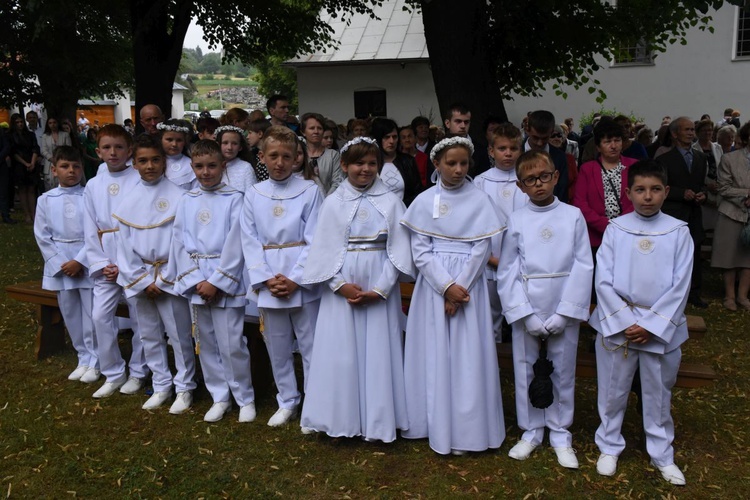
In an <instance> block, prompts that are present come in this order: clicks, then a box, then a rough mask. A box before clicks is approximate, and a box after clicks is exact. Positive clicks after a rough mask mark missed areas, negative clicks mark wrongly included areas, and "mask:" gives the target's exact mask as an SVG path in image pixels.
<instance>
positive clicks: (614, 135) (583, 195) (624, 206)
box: [573, 119, 637, 255]
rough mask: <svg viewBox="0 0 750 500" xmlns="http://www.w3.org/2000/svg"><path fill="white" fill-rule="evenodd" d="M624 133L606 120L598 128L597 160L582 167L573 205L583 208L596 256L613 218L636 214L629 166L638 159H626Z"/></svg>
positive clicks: (596, 138)
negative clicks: (630, 189) (623, 150)
mask: <svg viewBox="0 0 750 500" xmlns="http://www.w3.org/2000/svg"><path fill="white" fill-rule="evenodd" d="M623 135H624V131H623V129H622V127H621V126H620V125H618V124H617V123H615V122H614V120H606V119H602V120H600V121H599V123H598V124H597V125H596V127H594V139H593V140H594V141H595V143H596V149H597V151H598V155H597V158H596V159H595V160H592V161H589V162H586V163H584V164H583V165H581V168H580V171H579V172H578V182H577V185H576V191H575V196H574V198H573V204H574V205H575V206H577V207H578V208H580V209H581V212H583V216H584V218H585V219H586V225H587V226H588V230H589V240H590V241H591V250H592V252H593V253H594V255H596V251H597V250H598V249H599V245H601V243H602V235H603V234H604V230H605V229H606V228H607V224H609V221H610V219H614V218H615V217H619V216H620V215H624V214H626V213H628V212H632V211H633V204H632V203H631V202H630V200H629V199H628V197H627V194H626V193H625V189H626V188H627V186H628V167H629V166H630V165H632V164H633V163H635V162H636V161H637V160H634V159H633V158H628V157H625V156H622V154H621V153H622V143H623Z"/></svg>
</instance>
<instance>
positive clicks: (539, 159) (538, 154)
mask: <svg viewBox="0 0 750 500" xmlns="http://www.w3.org/2000/svg"><path fill="white" fill-rule="evenodd" d="M540 163H544V164H545V165H547V166H549V169H550V170H552V172H555V164H554V163H552V157H550V155H549V153H547V152H546V151H536V150H533V149H532V150H529V151H526V152H525V153H524V154H522V155H521V156H519V157H518V160H516V175H517V176H518V178H519V180H520V179H521V174H522V173H523V172H524V171H526V170H528V169H530V168H532V167H534V166H536V165H539V164H540Z"/></svg>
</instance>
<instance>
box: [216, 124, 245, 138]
mask: <svg viewBox="0 0 750 500" xmlns="http://www.w3.org/2000/svg"><path fill="white" fill-rule="evenodd" d="M224 132H234V133H235V134H240V135H241V136H242V137H244V136H245V131H244V130H242V129H241V128H240V127H235V126H234V125H222V126H221V127H218V128H217V129H216V130H214V136H215V137H218V136H219V134H223V133H224Z"/></svg>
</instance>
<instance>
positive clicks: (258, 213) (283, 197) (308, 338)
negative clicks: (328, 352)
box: [241, 126, 323, 427]
mask: <svg viewBox="0 0 750 500" xmlns="http://www.w3.org/2000/svg"><path fill="white" fill-rule="evenodd" d="M296 155H297V136H296V135H294V132H292V131H291V130H290V129H288V128H286V127H280V126H274V127H271V128H269V129H268V130H267V131H266V134H265V136H264V137H263V139H262V141H261V146H260V159H261V161H263V163H264V164H265V165H266V167H267V168H268V174H269V176H270V178H269V179H268V180H265V181H263V182H261V183H259V184H256V185H254V186H252V188H251V189H249V190H248V191H247V193H245V205H244V208H243V211H242V219H241V221H242V248H243V251H244V253H245V265H246V266H247V270H248V272H249V274H250V286H251V287H252V290H253V291H252V292H250V294H249V295H250V298H251V300H256V298H255V293H256V292H257V301H258V309H259V310H260V313H261V320H262V325H263V329H262V332H263V336H264V338H265V340H266V346H267V348H268V355H269V357H270V358H271V368H272V370H273V376H274V380H275V381H276V387H277V388H278V390H279V393H278V395H277V396H276V400H277V401H278V403H279V410H278V411H277V412H276V413H275V414H274V415H273V416H272V417H271V419H270V420H269V421H268V425H270V426H272V427H275V426H279V425H283V424H285V423H287V422H288V421H289V420H290V419H292V418H293V417H294V416H295V415H297V413H298V410H299V404H300V401H301V395H300V391H299V390H298V389H297V380H296V378H295V375H294V358H293V341H294V336H295V335H296V337H297V343H298V346H299V351H300V354H301V355H302V365H303V371H304V377H305V383H307V375H308V373H309V369H310V357H311V356H312V346H313V335H314V333H315V322H316V320H317V317H318V306H319V304H320V290H319V288H318V287H317V286H316V285H304V286H301V283H302V272H303V270H304V267H305V261H306V259H307V254H308V252H309V249H310V243H311V242H312V239H313V235H314V234H315V226H316V223H317V220H318V210H319V209H320V204H321V203H322V201H323V198H322V196H321V195H320V192H319V191H318V187H317V185H316V184H315V183H314V182H313V181H306V180H304V179H301V178H300V177H298V176H296V175H292V167H293V163H294V158H295V157H296Z"/></svg>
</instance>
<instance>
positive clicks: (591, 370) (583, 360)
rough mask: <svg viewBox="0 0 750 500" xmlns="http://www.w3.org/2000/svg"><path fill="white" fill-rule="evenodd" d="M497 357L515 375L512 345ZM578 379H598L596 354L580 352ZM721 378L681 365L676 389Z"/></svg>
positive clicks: (707, 370)
mask: <svg viewBox="0 0 750 500" xmlns="http://www.w3.org/2000/svg"><path fill="white" fill-rule="evenodd" d="M497 357H498V362H499V364H500V369H501V370H504V371H505V372H506V373H511V374H512V373H513V350H512V346H511V344H497ZM576 377H577V378H596V354H594V353H589V352H580V351H579V352H578V356H577V358H576ZM718 378H719V377H718V376H717V375H716V372H714V371H713V369H711V367H710V366H707V365H701V364H696V363H680V370H679V372H677V382H676V383H675V387H685V388H690V389H695V388H698V387H706V386H709V385H711V384H713V383H714V381H715V380H717V379H718Z"/></svg>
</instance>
